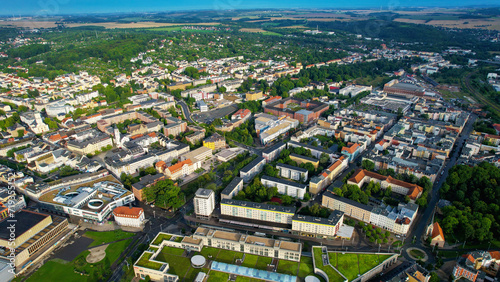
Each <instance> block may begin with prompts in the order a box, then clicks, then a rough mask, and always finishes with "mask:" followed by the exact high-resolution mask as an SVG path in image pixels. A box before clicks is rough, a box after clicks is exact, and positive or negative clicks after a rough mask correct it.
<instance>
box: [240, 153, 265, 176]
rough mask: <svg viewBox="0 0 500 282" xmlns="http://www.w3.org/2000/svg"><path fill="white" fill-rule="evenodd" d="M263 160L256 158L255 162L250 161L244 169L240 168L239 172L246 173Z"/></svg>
mask: <svg viewBox="0 0 500 282" xmlns="http://www.w3.org/2000/svg"><path fill="white" fill-rule="evenodd" d="M263 160H264V158H263V157H257V158H256V159H255V160H253V161H251V162H250V163H249V164H247V165H246V166H245V167H244V168H242V169H241V170H240V172H243V173H247V172H248V171H250V170H251V169H252V168H254V167H255V166H256V165H257V164H258V163H260V162H262V161H263Z"/></svg>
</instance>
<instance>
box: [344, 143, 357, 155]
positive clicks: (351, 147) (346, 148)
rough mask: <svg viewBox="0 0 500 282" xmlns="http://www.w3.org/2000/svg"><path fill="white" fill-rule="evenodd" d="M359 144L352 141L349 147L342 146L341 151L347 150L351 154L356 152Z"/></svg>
mask: <svg viewBox="0 0 500 282" xmlns="http://www.w3.org/2000/svg"><path fill="white" fill-rule="evenodd" d="M358 147H359V145H358V144H357V143H354V144H353V145H352V146H350V147H342V151H347V152H348V153H349V154H353V153H354V152H356V149H358Z"/></svg>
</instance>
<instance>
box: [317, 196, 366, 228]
mask: <svg viewBox="0 0 500 282" xmlns="http://www.w3.org/2000/svg"><path fill="white" fill-rule="evenodd" d="M321 205H322V206H324V207H327V208H329V209H332V210H339V211H342V212H344V214H345V215H346V216H349V217H352V218H354V219H357V220H361V221H363V222H370V214H371V212H372V210H373V208H372V207H369V206H367V205H364V204H361V203H358V202H356V201H353V200H349V199H347V198H343V197H340V196H337V195H335V194H333V193H332V192H330V191H327V192H325V194H323V199H322V202H321Z"/></svg>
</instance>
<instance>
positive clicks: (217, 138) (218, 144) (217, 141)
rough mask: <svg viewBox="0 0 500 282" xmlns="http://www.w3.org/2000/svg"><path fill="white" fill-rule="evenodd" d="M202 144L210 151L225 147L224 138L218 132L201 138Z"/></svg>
mask: <svg viewBox="0 0 500 282" xmlns="http://www.w3.org/2000/svg"><path fill="white" fill-rule="evenodd" d="M203 146H205V147H207V148H210V149H211V150H212V151H215V150H219V149H223V148H225V147H226V139H225V138H224V137H222V136H221V135H220V134H219V133H214V134H213V135H212V136H210V137H208V138H206V139H205V140H203Z"/></svg>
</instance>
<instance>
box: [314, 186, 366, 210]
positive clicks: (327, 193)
mask: <svg viewBox="0 0 500 282" xmlns="http://www.w3.org/2000/svg"><path fill="white" fill-rule="evenodd" d="M325 196H326V197H330V198H332V199H335V200H337V201H340V202H344V203H346V204H349V205H351V206H355V207H358V208H360V209H364V210H366V211H372V210H373V207H370V206H368V205H365V204H362V203H358V202H356V201H353V200H351V199H347V198H344V197H340V196H338V195H335V194H333V192H331V191H327V192H326V193H325V194H324V195H323V197H325Z"/></svg>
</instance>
